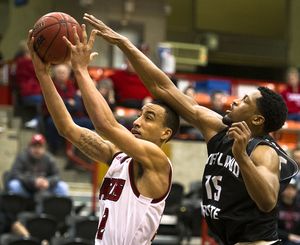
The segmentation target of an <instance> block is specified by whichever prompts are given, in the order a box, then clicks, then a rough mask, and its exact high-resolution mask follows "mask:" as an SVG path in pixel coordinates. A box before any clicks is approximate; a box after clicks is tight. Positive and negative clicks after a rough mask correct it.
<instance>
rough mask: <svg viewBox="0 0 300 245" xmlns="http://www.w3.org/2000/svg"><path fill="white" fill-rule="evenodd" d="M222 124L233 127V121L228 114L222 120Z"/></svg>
mask: <svg viewBox="0 0 300 245" xmlns="http://www.w3.org/2000/svg"><path fill="white" fill-rule="evenodd" d="M222 122H223V123H224V124H225V125H227V126H229V127H230V126H231V124H232V123H233V121H232V119H231V118H230V117H229V115H228V114H226V115H225V116H224V117H223V118H222Z"/></svg>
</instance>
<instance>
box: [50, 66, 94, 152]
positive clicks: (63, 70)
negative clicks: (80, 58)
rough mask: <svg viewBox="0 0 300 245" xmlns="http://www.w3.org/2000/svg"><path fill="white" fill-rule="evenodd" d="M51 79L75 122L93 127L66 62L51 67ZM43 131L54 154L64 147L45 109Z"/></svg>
mask: <svg viewBox="0 0 300 245" xmlns="http://www.w3.org/2000/svg"><path fill="white" fill-rule="evenodd" d="M53 81H54V85H55V87H56V90H57V91H58V93H59V95H60V96H61V97H62V99H63V101H64V103H65V106H66V107H67V110H68V111H69V113H70V115H71V116H72V118H73V120H74V122H75V123H77V124H78V125H79V126H82V127H86V128H89V129H94V126H93V124H92V122H91V121H90V119H89V118H88V116H87V113H86V110H85V108H84V105H83V102H82V98H81V94H80V92H79V91H78V90H77V88H76V86H75V82H74V81H73V80H72V79H71V69H70V67H69V66H68V65H66V64H60V65H56V66H54V68H53ZM44 108H45V110H46V116H45V117H46V119H45V133H46V137H47V140H48V145H49V149H50V151H51V152H52V153H54V154H56V153H57V152H58V151H59V150H61V149H64V139H63V138H62V137H61V136H60V135H59V134H58V132H57V129H56V127H55V125H54V123H53V120H52V118H51V117H50V116H49V112H48V111H47V109H46V106H44Z"/></svg>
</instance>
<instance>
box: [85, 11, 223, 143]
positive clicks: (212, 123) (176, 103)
mask: <svg viewBox="0 0 300 245" xmlns="http://www.w3.org/2000/svg"><path fill="white" fill-rule="evenodd" d="M84 19H85V20H86V21H87V22H89V23H90V24H91V25H92V26H94V27H95V28H96V29H97V30H98V32H97V35H99V36H101V37H103V38H104V39H105V40H106V41H108V42H109V43H111V44H114V45H117V46H118V47H119V48H120V49H121V50H122V51H123V52H124V54H125V55H126V56H127V58H128V59H129V60H130V62H131V64H132V65H133V67H134V69H135V70H136V72H137V73H138V75H139V76H140V78H141V79H142V81H143V83H144V84H145V86H146V87H147V88H148V89H149V90H150V92H151V93H152V94H153V95H154V96H155V97H156V98H158V99H161V100H163V101H165V102H166V103H167V104H169V105H170V106H171V107H172V108H173V109H174V110H176V111H177V113H178V114H179V115H180V116H182V117H183V118H184V119H185V120H187V121H188V122H190V123H191V124H192V125H194V126H195V127H197V128H199V129H200V130H201V131H202V133H203V135H204V137H205V139H206V140H207V141H208V140H209V139H210V138H211V137H212V136H213V135H214V134H215V133H216V132H218V131H220V129H222V128H223V127H224V125H223V124H222V120H221V116H220V115H219V114H217V113H215V112H213V111H211V110H209V109H207V108H205V107H202V106H199V105H198V104H197V102H196V101H195V100H193V99H192V98H190V97H188V96H186V95H184V94H183V93H182V92H181V91H179V90H178V89H177V87H176V86H175V85H174V84H173V82H172V81H171V80H170V79H169V77H168V76H167V75H166V74H165V73H164V72H162V71H161V70H160V69H159V68H158V67H157V66H156V65H155V64H153V63H152V62H151V60H150V59H148V57H147V56H145V55H144V54H143V53H142V52H141V51H140V50H138V49H137V48H136V47H135V46H134V45H133V44H132V43H131V42H130V41H129V40H128V39H127V38H126V37H124V36H122V35H120V34H118V33H116V32H115V31H113V30H112V29H111V28H109V27H108V26H106V25H105V24H104V23H103V22H102V21H100V20H98V19H97V18H96V17H94V16H92V15H89V14H85V15H84Z"/></svg>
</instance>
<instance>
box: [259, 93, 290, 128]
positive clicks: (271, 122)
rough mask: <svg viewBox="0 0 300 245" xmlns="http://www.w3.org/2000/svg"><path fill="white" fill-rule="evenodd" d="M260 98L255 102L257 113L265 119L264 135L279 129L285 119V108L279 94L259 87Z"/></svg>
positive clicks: (286, 111) (286, 112)
mask: <svg viewBox="0 0 300 245" xmlns="http://www.w3.org/2000/svg"><path fill="white" fill-rule="evenodd" d="M258 90H259V91H260V93H261V95H262V97H260V98H258V99H257V100H256V105H257V108H258V110H259V112H260V113H261V114H262V115H263V117H264V118H265V123H264V131H265V132H266V133H269V132H273V131H276V130H278V129H280V128H281V127H282V126H283V124H284V123H285V120H286V118H287V114H288V110H287V106H286V104H285V102H284V100H283V98H282V96H281V95H280V94H277V93H276V92H274V91H273V90H271V89H269V88H266V87H259V88H258Z"/></svg>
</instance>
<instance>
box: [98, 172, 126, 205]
mask: <svg viewBox="0 0 300 245" xmlns="http://www.w3.org/2000/svg"><path fill="white" fill-rule="evenodd" d="M124 185H125V180H124V179H115V178H105V179H104V181H103V183H102V185H101V189H100V194H99V200H110V201H113V202H117V201H118V200H119V198H120V196H121V194H122V191H123V188H124Z"/></svg>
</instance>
